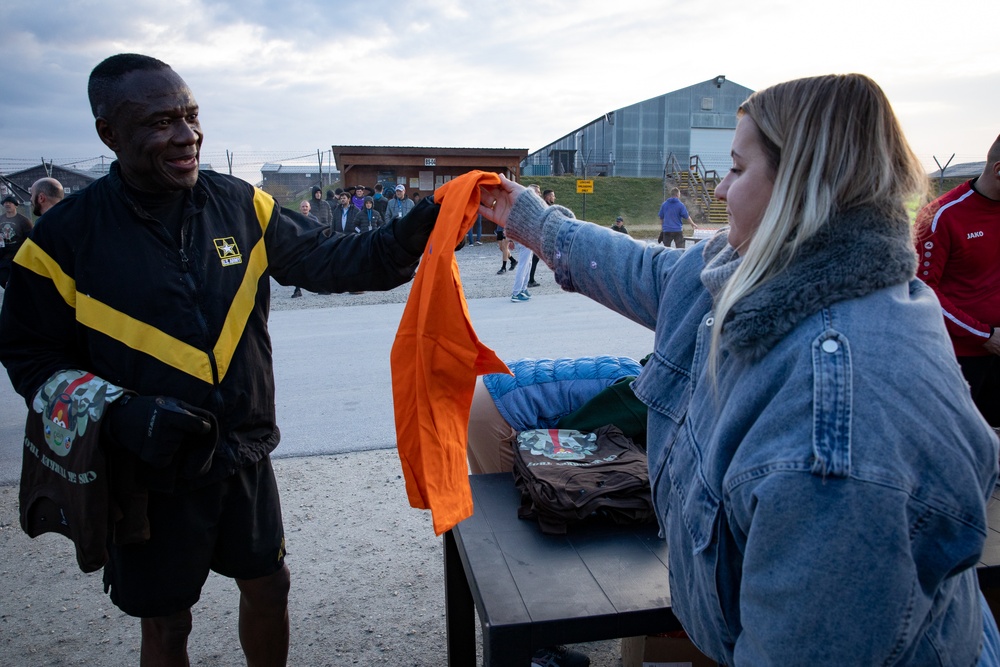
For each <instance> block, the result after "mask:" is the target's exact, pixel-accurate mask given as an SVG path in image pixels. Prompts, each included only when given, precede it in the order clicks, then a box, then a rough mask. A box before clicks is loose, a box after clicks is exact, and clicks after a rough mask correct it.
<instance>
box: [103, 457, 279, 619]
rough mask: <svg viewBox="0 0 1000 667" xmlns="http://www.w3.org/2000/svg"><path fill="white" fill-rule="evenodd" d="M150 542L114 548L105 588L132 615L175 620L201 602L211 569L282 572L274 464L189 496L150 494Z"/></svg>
mask: <svg viewBox="0 0 1000 667" xmlns="http://www.w3.org/2000/svg"><path fill="white" fill-rule="evenodd" d="M147 515H148V517H149V529H150V540H149V541H148V542H145V543H143V544H134V545H128V546H114V545H109V547H108V552H109V555H110V560H109V561H108V563H107V564H106V565H105V566H104V589H105V591H109V590H110V593H111V601H112V602H114V604H115V606H117V607H118V608H119V609H121V610H122V611H123V612H125V613H126V614H128V615H130V616H138V617H142V618H148V617H155V616H169V615H171V614H175V613H177V612H180V611H184V610H185V609H189V608H191V607H192V606H194V604H195V603H196V602H197V601H198V598H199V597H200V596H201V588H202V586H204V584H205V580H206V579H208V571H209V570H210V569H211V570H213V571H215V572H218V573H219V574H221V575H223V576H225V577H231V578H234V579H256V578H258V577H264V576H267V575H269V574H273V573H275V572H277V571H278V570H279V569H281V566H282V564H283V563H284V558H285V535H284V528H283V526H282V523H281V504H280V503H279V501H278V486H277V483H276V482H275V479H274V470H272V468H271V460H270V458H269V457H264V458H263V459H262V460H261V461H259V462H257V463H256V464H251V465H248V466H246V467H245V468H243V469H241V470H240V471H238V472H237V473H236V474H235V475H233V476H232V477H228V478H226V479H224V480H221V481H219V482H216V483H214V484H210V485H209V486H207V487H205V488H202V489H196V490H194V491H190V492H185V493H168V494H162V493H151V494H149V507H148V510H147Z"/></svg>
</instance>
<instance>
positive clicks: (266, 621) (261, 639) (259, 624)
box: [236, 565, 291, 667]
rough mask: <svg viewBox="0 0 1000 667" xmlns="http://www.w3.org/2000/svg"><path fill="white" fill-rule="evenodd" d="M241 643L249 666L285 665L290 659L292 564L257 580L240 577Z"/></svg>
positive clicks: (280, 666)
mask: <svg viewBox="0 0 1000 667" xmlns="http://www.w3.org/2000/svg"><path fill="white" fill-rule="evenodd" d="M236 585H237V586H239V588H240V644H242V645H243V652H244V653H245V654H246V657H247V667H284V665H285V664H286V663H287V661H288V589H289V586H290V585H291V578H290V575H289V573H288V567H287V566H285V565H282V566H281V569H280V570H278V571H277V572H275V573H274V574H269V575H267V576H266V577H259V578H257V579H237V580H236Z"/></svg>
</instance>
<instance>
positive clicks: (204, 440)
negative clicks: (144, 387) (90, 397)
mask: <svg viewBox="0 0 1000 667" xmlns="http://www.w3.org/2000/svg"><path fill="white" fill-rule="evenodd" d="M102 428H103V429H104V433H105V434H106V435H107V436H108V437H109V438H110V439H111V440H112V442H113V443H114V444H116V445H117V446H118V447H121V448H122V449H127V450H128V451H130V452H132V453H133V454H135V455H136V456H138V457H139V459H140V460H141V461H143V462H145V463H148V464H149V465H150V466H152V467H154V468H165V467H167V466H169V465H170V464H171V463H174V462H175V461H176V462H177V463H178V465H179V469H178V473H179V474H180V475H181V476H182V477H186V478H193V477H197V476H199V475H203V474H205V473H206V472H208V469H209V468H210V467H211V465H212V455H213V454H214V453H215V444H216V440H217V439H218V435H219V427H218V424H217V422H216V420H215V415H213V414H212V413H211V412H209V411H207V410H202V409H200V408H196V407H194V406H193V405H188V404H187V403H185V402H184V401H181V400H179V399H176V398H171V397H169V396H136V395H134V394H128V395H126V396H123V397H122V398H120V399H118V400H117V401H115V402H114V403H112V404H111V406H110V408H109V410H108V414H107V415H106V416H105V418H104V423H103V426H102Z"/></svg>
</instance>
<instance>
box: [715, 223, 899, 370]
mask: <svg viewBox="0 0 1000 667" xmlns="http://www.w3.org/2000/svg"><path fill="white" fill-rule="evenodd" d="M703 252H704V257H705V263H706V265H705V268H704V269H703V270H702V274H701V280H702V283H703V284H704V285H705V287H706V288H707V289H708V290H709V292H710V293H711V294H712V296H713V297H715V296H716V295H718V293H719V292H720V291H721V289H722V287H723V286H724V285H725V283H726V281H727V280H728V279H729V278H730V277H731V276H732V274H733V272H734V271H735V270H736V267H737V266H739V262H740V257H739V255H737V254H736V251H735V250H734V249H733V248H732V246H730V245H729V243H728V233H721V234H718V235H716V236H715V237H713V238H712V239H710V240H709V242H708V243H706V244H705V249H704V251H703ZM916 268H917V258H916V254H915V253H914V251H913V245H912V242H911V236H910V226H909V222H908V219H907V217H906V215H905V213H903V212H902V211H900V212H899V213H897V214H894V215H886V214H885V213H883V212H880V211H878V210H877V209H874V208H869V207H859V208H855V209H851V210H849V211H844V212H842V213H839V214H837V215H834V216H833V217H832V218H831V219H830V220H829V221H828V222H827V223H826V224H825V225H823V226H822V227H821V228H820V230H819V231H818V232H817V233H816V234H815V235H814V236H813V237H812V238H810V239H808V240H807V241H806V242H805V243H804V244H803V246H802V247H801V248H800V249H799V252H798V253H797V254H796V256H795V257H794V258H793V259H792V262H791V263H790V264H789V265H788V267H787V268H785V269H784V270H783V271H782V272H781V273H779V274H778V275H776V276H774V277H773V278H771V279H770V280H768V281H767V282H766V283H764V284H763V285H761V286H759V287H758V288H757V289H756V290H754V291H753V292H751V293H750V294H748V295H747V296H745V297H744V298H742V299H740V301H739V302H738V303H737V304H736V305H735V306H734V307H733V308H732V310H731V311H730V312H729V314H728V315H727V317H726V321H725V324H724V328H723V345H724V346H725V348H726V349H727V350H729V351H731V352H733V353H735V354H738V355H741V356H745V357H747V358H748V359H749V360H751V361H753V360H757V359H760V358H761V357H763V356H764V355H765V354H767V352H768V351H770V350H771V348H773V347H774V346H775V345H776V344H777V343H778V341H780V340H781V339H782V338H783V337H784V336H785V335H786V334H787V333H788V332H790V331H791V330H792V329H794V328H795V327H796V326H797V325H798V324H799V322H801V321H802V320H803V319H805V318H807V317H809V316H811V315H814V314H815V313H817V312H819V311H820V310H822V309H823V308H826V307H828V306H830V305H832V304H835V303H838V302H840V301H846V300H848V299H856V298H859V297H862V296H865V295H867V294H870V293H872V292H875V291H877V290H880V289H883V288H885V287H889V286H890V285H897V284H900V283H905V282H908V281H909V280H910V279H912V278H913V276H914V274H915V272H916Z"/></svg>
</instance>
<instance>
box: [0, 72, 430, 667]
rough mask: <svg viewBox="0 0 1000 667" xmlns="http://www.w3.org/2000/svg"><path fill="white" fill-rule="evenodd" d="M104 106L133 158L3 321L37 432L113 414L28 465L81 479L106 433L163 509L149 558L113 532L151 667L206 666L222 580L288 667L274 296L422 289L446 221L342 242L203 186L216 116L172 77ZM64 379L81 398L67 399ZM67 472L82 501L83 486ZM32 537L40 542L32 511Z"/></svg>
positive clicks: (91, 191) (104, 94) (46, 249)
mask: <svg viewBox="0 0 1000 667" xmlns="http://www.w3.org/2000/svg"><path fill="white" fill-rule="evenodd" d="M88 93H89V96H90V101H91V106H92V110H93V112H94V117H95V119H96V129H97V133H98V135H99V136H100V138H101V140H102V141H103V142H104V143H105V144H106V145H107V146H108V147H109V148H110V149H111V150H112V151H114V152H115V154H116V156H117V158H118V159H117V161H116V162H114V163H113V164H112V165H111V170H110V173H109V174H108V176H106V177H104V178H102V179H99V180H98V181H96V182H94V183H93V184H91V185H90V186H89V187H88V188H86V189H85V190H83V191H82V192H81V193H80V194H79V195H78V196H76V197H73V198H70V199H67V200H65V201H64V202H62V203H61V204H60V206H58V207H55V208H54V209H53V210H52V211H50V212H49V213H47V214H46V215H45V217H44V219H43V220H42V222H41V223H40V224H39V225H38V227H37V229H36V230H35V232H34V233H33V236H32V238H31V239H30V240H29V241H27V242H26V243H25V245H24V248H23V249H22V250H23V252H21V253H20V254H19V255H18V257H17V259H16V261H15V263H14V266H13V269H12V274H11V280H10V285H9V289H8V291H7V293H6V294H5V298H4V304H3V310H2V311H0V361H2V362H3V364H4V365H5V366H6V367H7V371H8V374H9V375H10V378H11V381H12V383H13V385H14V387H15V389H16V390H17V391H18V392H19V393H20V394H21V395H22V396H24V397H25V399H26V401H27V402H28V405H29V419H31V418H33V417H35V416H36V415H35V413H36V412H37V413H39V415H38V416H39V417H45V418H47V419H49V421H51V422H52V423H56V422H59V423H61V424H63V425H65V424H66V417H65V415H67V414H68V415H70V416H71V417H72V416H73V415H76V414H82V413H81V412H80V409H81V407H82V403H83V397H89V398H87V400H88V401H89V403H88V405H90V404H91V403H93V400H92V399H93V397H98V398H99V399H100V401H101V402H102V405H99V406H97V408H98V409H93V407H94V406H93V405H91V413H90V414H91V415H92V419H90V420H80V421H79V422H76V421H73V422H71V423H70V426H71V427H72V429H73V430H70V428H69V427H67V428H66V429H64V430H65V434H66V437H65V438H62V439H60V440H58V441H53V443H51V444H47V443H48V442H49V440H51V438H49V437H48V435H46V437H45V438H44V439H43V441H40V442H34V443H28V442H27V441H26V444H25V451H24V454H23V455H24V458H25V459H26V460H28V461H29V462H30V461H31V460H32V459H31V458H30V457H34V458H36V459H38V460H40V461H43V462H44V461H53V460H56V458H57V457H62V458H61V459H59V460H62V461H64V462H65V461H69V460H70V459H71V458H72V457H67V456H66V453H67V452H68V450H69V449H70V448H71V447H72V444H73V441H72V437H73V436H74V435H79V436H80V437H78V442H79V443H81V444H82V443H83V442H84V441H87V440H95V438H85V437H82V433H79V432H80V431H83V430H85V429H87V428H91V429H99V431H98V434H99V436H100V438H99V439H100V441H101V447H102V449H104V450H106V451H107V452H108V458H109V459H110V463H109V464H108V465H109V468H110V470H111V474H110V477H111V478H112V484H114V483H115V482H116V481H117V482H118V483H119V484H121V483H122V482H123V481H124V482H125V486H126V487H127V488H128V491H129V492H128V493H124V494H121V495H118V496H116V498H115V502H117V504H118V505H119V509H121V510H122V511H123V512H124V513H125V514H128V515H131V516H134V515H135V513H136V510H137V509H138V510H139V511H140V513H141V510H142V509H145V515H146V517H148V531H147V534H148V539H147V540H146V541H144V542H141V543H135V542H136V541H137V539H138V540H140V541H141V540H142V539H143V538H142V537H139V538H136V537H135V535H134V534H133V535H129V536H125V535H123V534H120V533H119V532H117V528H118V527H117V525H115V526H109V530H110V533H111V537H110V538H109V540H108V553H107V558H108V560H107V563H106V564H105V568H104V581H105V587H106V589H107V590H110V594H111V598H112V601H113V602H114V603H115V604H116V605H118V606H119V607H120V608H121V609H123V610H124V611H125V612H126V613H128V614H130V615H133V616H138V617H140V618H141V619H142V621H141V628H142V646H141V662H142V664H156V665H186V664H188V657H187V638H188V635H189V633H190V631H191V623H192V616H191V606H192V605H193V604H194V603H195V602H196V601H197V600H198V596H199V594H200V591H201V587H202V585H203V584H204V582H205V579H206V578H207V576H208V573H209V570H210V569H211V570H214V571H216V572H218V573H220V574H222V575H224V576H227V577H231V578H233V579H235V580H236V583H237V586H238V588H239V590H240V621H239V633H240V640H241V643H242V646H243V649H244V652H245V653H246V656H247V662H248V664H253V665H284V664H285V661H286V658H287V653H288V635H289V629H288V590H289V581H290V580H289V573H288V569H287V568H286V566H285V564H284V533H283V529H282V522H281V510H280V506H279V502H278V493H277V486H276V484H275V480H274V474H273V471H272V470H271V465H270V457H269V454H270V452H271V451H272V450H273V449H274V448H275V447H276V446H277V444H278V429H277V426H276V424H275V409H274V376H273V372H272V367H271V345H270V339H269V336H268V332H267V313H268V301H269V298H270V294H269V289H270V288H269V285H270V278H271V277H272V276H273V277H274V278H275V279H276V280H277V281H278V282H279V283H281V284H284V285H301V286H302V287H305V288H307V289H310V290H314V291H339V292H347V291H354V290H385V289H391V288H393V287H395V286H397V285H400V284H403V283H405V282H406V281H408V280H410V279H411V278H412V276H413V272H414V270H415V267H416V263H417V262H418V260H419V257H420V254H421V252H422V251H423V248H424V245H425V244H426V241H427V238H428V237H429V235H430V232H431V230H432V228H433V225H434V221H435V220H436V217H437V209H438V207H437V206H436V205H434V204H433V203H430V204H424V205H422V206H420V207H418V208H417V209H415V210H414V211H413V212H412V213H411V214H410V215H409V216H407V217H405V218H402V219H400V220H397V221H394V222H393V223H392V224H388V225H385V226H383V227H382V228H380V229H378V230H375V231H372V232H369V233H365V234H349V235H346V236H344V235H340V234H330V233H329V228H328V227H325V226H323V225H322V224H319V223H317V222H315V221H313V220H310V219H308V218H306V217H305V216H302V215H299V214H298V213H295V212H292V211H288V210H283V209H282V208H281V207H280V206H278V205H277V203H276V202H275V201H274V199H273V198H272V197H270V196H269V195H267V194H266V193H264V192H262V191H261V190H258V189H256V188H253V187H252V186H250V185H249V184H247V183H245V182H243V181H240V180H238V179H235V178H232V177H230V176H225V175H222V174H216V173H214V172H209V171H207V172H199V152H200V147H201V143H202V130H201V126H200V123H199V120H198V105H197V103H196V102H195V99H194V95H193V94H192V93H191V90H190V89H189V88H188V86H187V85H186V84H185V83H184V81H183V80H182V79H181V77H180V76H178V75H177V74H176V73H175V72H174V71H173V70H172V69H171V68H170V67H169V66H168V65H166V64H165V63H162V62H160V61H159V60H156V59H154V58H150V57H148V56H141V55H136V54H120V55H117V56H112V57H111V58H108V59H107V60H105V61H104V62H102V63H101V64H99V65H98V66H97V67H96V68H95V69H94V71H93V72H92V73H91V76H90V82H89V86H88ZM54 378H55V380H53V379H54ZM59 378H70V379H72V384H70V385H69V387H68V388H67V390H66V391H62V392H60V393H59V394H58V395H54V394H53V393H52V391H51V388H52V387H55V386H63V385H62V384H59V383H58V379H59ZM63 384H65V383H63ZM46 387H48V388H49V389H50V390H49V391H43V390H45V388H46ZM70 389H72V391H70ZM57 399H58V400H57ZM76 402H80V403H81V406H76V405H75V403H76ZM38 406H44V407H42V408H39V407H38ZM101 408H103V409H101ZM42 413H44V414H42ZM88 421H89V423H88ZM60 433H61V435H62V434H63V432H62V431H61V432H60ZM89 433H90V435H93V434H94V431H93V430H92V431H90V432H89ZM59 449H62V450H63V451H61V452H60V451H59ZM50 450H51V451H50ZM50 467H52V466H50ZM55 467H57V468H59V471H60V474H61V475H62V477H63V478H64V479H66V480H68V481H70V482H74V481H75V482H76V484H75V487H74V488H75V489H76V490H77V491H79V490H80V484H79V481H80V480H81V479H82V477H81V475H79V474H77V472H76V471H73V470H68V469H66V468H65V466H55ZM89 472H90V471H88V475H87V476H86V480H87V481H90V480H91V479H92V477H91V476H90V474H89ZM94 475H95V476H96V477H97V478H98V479H99V478H100V477H103V476H107V475H108V471H107V470H104V469H101V470H97V471H94ZM116 477H117V479H115V478H116ZM122 478H124V480H123V479H122ZM58 481H59V480H58V479H57V480H56V482H58ZM25 491H26V490H25V489H22V497H25V496H24V494H25ZM27 491H28V492H31V490H30V489H29V490H27ZM36 495H37V494H36ZM54 495H55V496H59V495H60V492H59V489H58V488H55V494H54ZM32 497H34V496H32ZM143 500H144V501H145V502H146V503H147V504H145V505H143V504H142V501H143ZM130 501H131V502H130ZM55 502H56V503H58V498H57V499H56V500H55ZM57 509H58V508H57ZM78 515H79V512H77V514H76V515H75V516H78ZM21 519H22V525H23V526H25V528H26V529H27V525H28V524H29V523H32V521H34V522H35V523H36V524H37V520H36V519H37V517H33V516H26V515H25V512H24V508H23V507H22V517H21ZM88 520H89V521H92V522H101V521H104V522H107V521H108V518H107V514H106V513H105V515H104V516H92V517H89V519H88ZM36 527H37V526H36ZM49 530H53V528H49ZM69 532H74V531H69ZM140 532H141V531H140ZM76 533H79V530H77V531H76ZM99 555H100V554H99ZM98 563H100V560H98Z"/></svg>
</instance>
